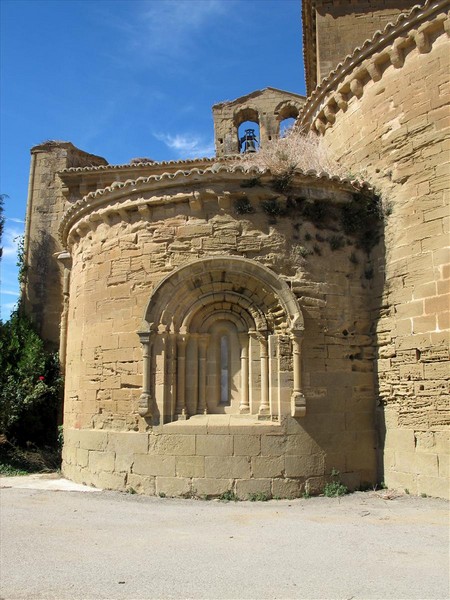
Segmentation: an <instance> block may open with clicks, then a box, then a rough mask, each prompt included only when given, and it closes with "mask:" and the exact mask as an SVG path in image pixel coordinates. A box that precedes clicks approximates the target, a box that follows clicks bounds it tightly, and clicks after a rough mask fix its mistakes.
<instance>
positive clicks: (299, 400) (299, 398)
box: [291, 331, 306, 417]
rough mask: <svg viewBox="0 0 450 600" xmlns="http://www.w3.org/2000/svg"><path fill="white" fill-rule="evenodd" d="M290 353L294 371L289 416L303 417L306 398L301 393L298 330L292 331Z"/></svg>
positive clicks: (300, 359)
mask: <svg viewBox="0 0 450 600" xmlns="http://www.w3.org/2000/svg"><path fill="white" fill-rule="evenodd" d="M291 340H292V355H293V371H294V389H293V392H292V396H291V416H293V417H304V416H305V414H306V400H305V396H304V395H303V393H302V389H301V388H302V358H301V336H300V333H299V332H296V331H294V332H292V335H291Z"/></svg>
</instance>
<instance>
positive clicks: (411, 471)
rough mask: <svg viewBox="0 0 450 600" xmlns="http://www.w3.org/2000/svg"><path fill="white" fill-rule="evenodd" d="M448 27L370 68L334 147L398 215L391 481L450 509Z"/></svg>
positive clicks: (385, 397) (388, 444)
mask: <svg viewBox="0 0 450 600" xmlns="http://www.w3.org/2000/svg"><path fill="white" fill-rule="evenodd" d="M443 19H444V20H445V13H444V14H441V15H440V17H439V20H437V21H435V22H433V23H431V25H430V26H428V25H422V26H421V31H422V33H421V34H417V33H416V32H413V33H414V35H415V38H413V39H415V41H416V44H417V46H416V45H410V46H408V45H407V44H404V49H403V50H401V51H400V54H398V51H395V50H393V51H390V52H391V54H390V56H391V58H392V61H393V64H392V63H385V66H384V68H383V67H382V66H380V65H382V62H381V60H380V63H379V67H378V69H377V70H376V71H370V65H369V66H368V67H367V68H368V69H369V72H373V73H374V77H375V80H372V79H370V78H366V79H364V77H363V75H362V74H361V71H360V72H359V75H358V77H359V83H360V85H351V86H350V87H351V89H352V90H353V91H354V92H355V93H354V94H353V95H352V94H349V96H347V101H346V102H345V104H343V105H342V106H343V108H344V110H338V111H337V112H335V114H333V115H332V114H330V113H328V114H329V118H330V121H329V124H328V125H327V128H326V129H325V133H324V136H325V141H326V143H327V144H328V146H329V148H330V149H331V150H332V152H333V154H334V155H335V156H336V157H337V158H338V159H339V160H341V161H342V162H343V163H345V164H346V165H348V167H349V169H351V170H352V172H354V173H358V172H360V173H363V174H364V175H365V176H366V177H367V178H368V180H369V181H371V182H373V184H374V185H376V186H377V187H378V189H379V190H380V192H381V195H382V197H383V201H384V205H385V210H387V212H388V213H389V216H388V218H387V223H386V230H385V244H386V255H385V257H383V256H381V255H380V256H379V264H378V266H377V268H376V274H375V280H376V281H378V282H379V285H375V289H382V290H383V291H382V294H381V295H380V296H378V297H375V298H374V305H373V319H374V323H376V337H377V345H378V359H377V377H378V382H379V409H378V419H379V428H380V432H381V452H382V454H381V458H382V461H383V464H384V474H382V477H384V480H385V482H386V483H387V485H389V486H390V487H399V488H404V489H408V490H409V491H410V492H411V493H423V494H429V495H433V496H441V497H448V494H449V489H450V485H449V462H448V461H449V458H448V457H449V425H450V408H449V406H450V404H449V390H448V379H449V298H450V297H449V284H450V279H449V278H450V267H449V249H448V241H449V205H448V199H449V195H448V191H449V187H450V186H449V183H450V177H449V173H450V168H449V167H450V165H449V158H450V152H449V150H450V141H449V131H450V119H449V108H448V98H449V92H450V86H449V73H450V58H449V57H450V51H449V42H448V35H447V33H445V32H444V31H443V27H442V23H443ZM424 28H426V32H425V29H424ZM447 31H448V29H447ZM424 32H425V33H424ZM421 36H422V37H421ZM403 39H404V40H406V39H408V38H407V37H404V38H403ZM396 52H397V53H396ZM380 56H381V55H380ZM352 76H353V75H352V74H350V76H349V77H350V78H352ZM339 85H344V86H345V84H342V83H341V84H339ZM350 87H349V88H348V91H349V92H350ZM342 89H344V88H342ZM330 97H332V92H330V94H329V95H328V96H327V97H326V98H325V102H327V101H328V98H330ZM347 102H348V104H347ZM333 112H334V111H333ZM316 122H317V121H316ZM384 430H385V434H384V433H383V431H384Z"/></svg>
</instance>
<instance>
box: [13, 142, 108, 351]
mask: <svg viewBox="0 0 450 600" xmlns="http://www.w3.org/2000/svg"><path fill="white" fill-rule="evenodd" d="M100 164H106V161H105V160H104V159H103V158H101V157H98V156H94V155H92V154H88V153H87V152H83V151H81V150H78V148H76V147H75V146H74V145H73V144H71V143H70V142H46V143H44V144H41V145H39V146H35V147H34V148H32V149H31V168H30V180H29V189H28V204H27V217H26V227H25V239H24V267H25V269H24V288H23V294H22V300H23V308H24V310H25V311H26V313H27V314H28V315H29V316H30V317H31V319H32V321H33V322H34V324H35V326H36V327H37V330H38V332H39V333H40V335H41V336H42V337H43V338H44V340H45V342H46V343H47V344H48V345H49V347H52V348H57V347H58V344H59V323H60V317H61V310H62V279H61V277H62V271H61V267H60V265H59V264H58V261H57V258H56V256H57V254H58V253H59V252H61V250H62V248H61V245H60V242H59V239H58V233H57V232H58V227H59V224H60V221H61V218H62V215H63V213H64V210H65V209H66V208H67V206H68V205H69V202H68V201H67V200H66V199H65V197H64V195H63V186H62V182H61V181H60V179H59V177H58V175H57V173H58V172H59V171H61V170H63V169H65V168H67V167H78V166H85V165H100Z"/></svg>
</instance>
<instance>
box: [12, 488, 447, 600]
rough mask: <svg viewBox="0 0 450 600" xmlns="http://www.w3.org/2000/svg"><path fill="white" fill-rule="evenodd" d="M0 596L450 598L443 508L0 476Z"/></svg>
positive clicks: (377, 496)
mask: <svg viewBox="0 0 450 600" xmlns="http://www.w3.org/2000/svg"><path fill="white" fill-rule="evenodd" d="M0 487H2V489H1V491H0V524H1V538H0V598H1V599H4V600H6V599H7V600H18V599H27V600H29V599H46V600H47V599H58V600H73V599H77V600H91V599H92V600H97V599H110V600H116V599H117V600H120V599H125V598H126V599H127V600H133V599H166V598H167V599H171V598H177V599H188V598H192V599H194V598H195V599H197V598H198V599H200V598H208V599H225V598H230V599H231V598H236V599H253V598H254V599H258V600H262V599H297V598H302V599H335V598H336V599H342V600H356V599H395V600H401V599H405V600H406V599H408V600H409V599H420V600H425V599H430V600H431V599H433V600H434V599H442V600H444V599H448V598H449V595H450V591H449V530H448V525H449V512H448V508H449V506H448V503H447V502H446V501H444V500H439V499H433V498H417V497H412V496H407V495H400V494H395V493H391V492H387V491H382V492H358V493H355V494H351V495H349V496H345V497H343V498H322V497H320V498H310V499H299V500H272V501H269V502H237V503H234V502H229V503H223V502H219V501H201V500H181V499H169V498H148V497H142V496H137V495H130V494H121V493H118V492H106V491H96V492H95V493H85V492H86V491H88V490H92V488H85V487H84V486H77V485H75V484H72V483H70V482H67V481H64V480H56V479H54V478H48V477H44V478H42V477H39V476H32V477H15V478H10V477H6V478H1V480H0Z"/></svg>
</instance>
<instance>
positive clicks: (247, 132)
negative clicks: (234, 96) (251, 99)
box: [234, 107, 260, 154]
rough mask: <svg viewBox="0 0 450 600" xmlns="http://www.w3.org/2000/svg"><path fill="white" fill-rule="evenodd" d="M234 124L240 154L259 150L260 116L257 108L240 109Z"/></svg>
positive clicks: (235, 116)
mask: <svg viewBox="0 0 450 600" xmlns="http://www.w3.org/2000/svg"><path fill="white" fill-rule="evenodd" d="M234 124H235V126H236V134H237V140H238V149H239V152H240V153H242V154H243V153H246V152H256V151H257V150H258V149H259V140H260V137H259V134H260V131H259V114H258V111H257V110H256V109H255V108H251V107H246V108H242V109H240V110H239V111H238V112H237V113H236V114H235V115H234Z"/></svg>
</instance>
